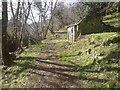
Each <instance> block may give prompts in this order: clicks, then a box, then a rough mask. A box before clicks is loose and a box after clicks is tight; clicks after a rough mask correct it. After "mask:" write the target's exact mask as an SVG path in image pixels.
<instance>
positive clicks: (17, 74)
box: [1, 40, 46, 88]
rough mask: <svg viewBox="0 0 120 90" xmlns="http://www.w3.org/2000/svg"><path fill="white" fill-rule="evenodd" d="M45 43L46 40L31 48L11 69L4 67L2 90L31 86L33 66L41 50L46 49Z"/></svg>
mask: <svg viewBox="0 0 120 90" xmlns="http://www.w3.org/2000/svg"><path fill="white" fill-rule="evenodd" d="M45 42H46V40H44V41H42V43H41V44H37V45H32V46H30V47H29V48H28V49H26V50H25V51H24V52H23V53H22V54H21V55H20V56H19V57H18V59H17V60H15V61H14V64H13V65H12V66H11V67H5V66H3V73H2V81H1V82H2V88H27V87H29V86H30V84H31V83H30V82H29V76H30V71H31V65H32V63H34V62H35V61H36V57H37V56H38V54H39V52H40V50H41V49H42V48H44V46H45Z"/></svg>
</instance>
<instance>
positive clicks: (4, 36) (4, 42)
mask: <svg viewBox="0 0 120 90" xmlns="http://www.w3.org/2000/svg"><path fill="white" fill-rule="evenodd" d="M2 5H3V6H2V59H3V63H4V65H7V66H10V65H11V63H12V61H11V60H10V55H9V51H8V45H7V22H8V14H7V2H2Z"/></svg>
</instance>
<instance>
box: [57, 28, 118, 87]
mask: <svg viewBox="0 0 120 90" xmlns="http://www.w3.org/2000/svg"><path fill="white" fill-rule="evenodd" d="M63 32H64V30H63ZM56 42H57V47H58V51H59V58H60V60H61V61H62V62H64V63H66V64H70V65H73V66H74V68H73V70H72V72H73V75H75V77H76V78H75V81H76V82H79V83H82V86H81V87H83V88H96V87H100V86H104V85H105V84H106V82H107V81H110V80H115V81H116V80H118V79H119V76H118V75H119V72H118V68H119V66H118V63H120V62H119V61H120V48H119V46H118V44H120V37H119V34H118V33H117V32H107V33H97V34H88V35H82V36H79V37H78V38H77V40H76V42H75V43H74V44H70V43H68V41H67V40H66V34H63V35H61V38H59V39H58V40H57V41H56Z"/></svg>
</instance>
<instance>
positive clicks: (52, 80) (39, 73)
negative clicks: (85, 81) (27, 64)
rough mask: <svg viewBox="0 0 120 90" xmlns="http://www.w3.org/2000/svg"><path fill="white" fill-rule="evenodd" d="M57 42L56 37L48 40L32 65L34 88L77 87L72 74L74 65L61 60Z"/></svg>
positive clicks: (32, 83)
mask: <svg viewBox="0 0 120 90" xmlns="http://www.w3.org/2000/svg"><path fill="white" fill-rule="evenodd" d="M55 44H56V43H55V42H54V39H51V40H50V41H48V42H47V44H46V47H45V48H44V49H43V50H42V51H41V52H40V55H39V57H38V58H37V61H36V62H35V63H34V64H33V65H32V72H31V85H32V86H31V87H32V88H77V86H76V84H75V82H74V80H73V79H74V76H72V75H71V69H72V66H70V65H65V64H63V63H62V62H60V61H59V59H58V54H57V50H56V48H55Z"/></svg>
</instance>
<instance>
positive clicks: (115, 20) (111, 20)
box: [103, 12, 120, 28]
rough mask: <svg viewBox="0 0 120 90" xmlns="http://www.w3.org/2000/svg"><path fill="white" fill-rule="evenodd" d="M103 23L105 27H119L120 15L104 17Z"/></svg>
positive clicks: (116, 13) (115, 13)
mask: <svg viewBox="0 0 120 90" xmlns="http://www.w3.org/2000/svg"><path fill="white" fill-rule="evenodd" d="M103 22H104V23H105V24H106V25H110V26H113V27H116V28H118V27H120V13H119V12H114V13H112V14H110V15H106V16H104V17H103Z"/></svg>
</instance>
